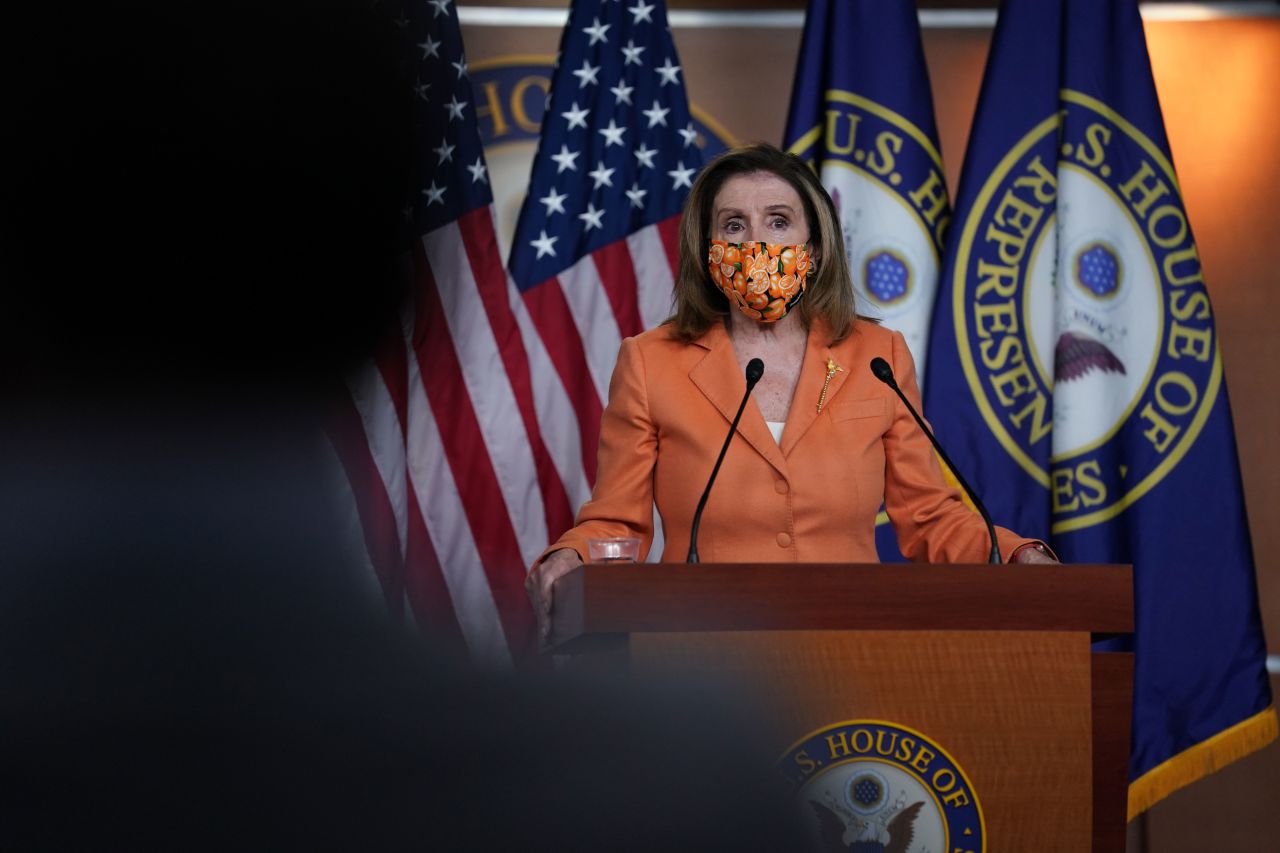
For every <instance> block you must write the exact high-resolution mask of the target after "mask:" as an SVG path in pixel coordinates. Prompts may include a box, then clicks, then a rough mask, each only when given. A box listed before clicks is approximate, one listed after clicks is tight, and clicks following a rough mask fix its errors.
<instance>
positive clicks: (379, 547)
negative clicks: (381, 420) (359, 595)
mask: <svg viewBox="0 0 1280 853" xmlns="http://www.w3.org/2000/svg"><path fill="white" fill-rule="evenodd" d="M344 390H345V389H344ZM329 438H330V440H331V441H332V442H333V446H334V449H335V450H336V451H337V454H338V459H339V460H340V461H341V463H342V467H343V470H344V471H346V474H347V480H348V482H350V483H351V491H352V493H353V494H354V495H355V499H356V501H355V502H356V512H357V514H358V515H359V516H360V527H361V529H362V530H363V531H364V543H365V547H366V548H367V549H368V551H369V559H370V561H371V562H372V563H373V570H374V572H375V573H376V574H377V576H378V582H379V583H380V584H381V586H382V593H383V596H384V597H385V598H386V602H387V609H388V610H389V611H391V614H392V616H394V617H395V618H399V617H400V616H401V615H402V614H403V613H404V583H405V578H404V574H405V573H404V561H403V559H402V558H401V555H400V533H399V531H398V530H397V529H396V514H395V510H394V509H393V508H392V504H391V496H390V495H388V494H387V487H386V483H384V482H383V480H382V474H381V473H380V472H379V471H378V466H377V463H376V462H375V461H374V459H373V451H372V450H371V449H370V447H369V439H368V436H367V435H366V433H365V430H364V423H363V422H362V421H361V420H360V413H359V411H358V410H357V409H356V406H355V402H354V401H352V399H351V396H350V394H346V393H344V394H341V395H335V400H334V405H333V407H332V411H331V415H330V420H329Z"/></svg>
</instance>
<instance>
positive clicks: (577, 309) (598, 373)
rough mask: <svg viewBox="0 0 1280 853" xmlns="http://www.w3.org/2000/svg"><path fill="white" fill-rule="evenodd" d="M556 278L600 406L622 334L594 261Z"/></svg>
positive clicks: (584, 261) (588, 257) (589, 259)
mask: <svg viewBox="0 0 1280 853" xmlns="http://www.w3.org/2000/svg"><path fill="white" fill-rule="evenodd" d="M558 278H559V282H560V289H561V290H563V291H564V296H565V299H566V300H567V301H568V303H569V313H570V314H572V315H573V322H574V324H575V325H576V326H577V327H578V336H579V337H580V338H582V346H583V348H584V349H585V350H586V353H587V369H588V370H590V371H591V380H592V382H594V383H595V386H596V393H597V394H598V395H599V396H600V402H601V404H603V403H604V402H605V401H606V400H608V399H609V378H610V377H611V376H612V375H613V365H614V362H616V361H617V360H618V348H619V347H621V346H622V332H621V330H620V329H619V328H618V318H617V317H616V316H615V315H614V313H613V303H611V302H610V301H609V294H607V293H606V292H605V289H604V285H603V284H601V282H600V274H599V272H598V271H597V269H596V262H595V258H594V257H593V256H591V255H586V256H585V257H583V258H582V259H581V260H579V261H578V262H577V263H576V264H574V265H573V266H571V267H569V269H567V270H565V271H564V272H562V273H560V275H559V277H558Z"/></svg>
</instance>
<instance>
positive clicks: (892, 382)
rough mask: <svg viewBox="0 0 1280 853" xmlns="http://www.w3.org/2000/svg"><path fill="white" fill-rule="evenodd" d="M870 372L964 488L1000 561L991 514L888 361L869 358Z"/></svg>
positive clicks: (991, 559)
mask: <svg viewBox="0 0 1280 853" xmlns="http://www.w3.org/2000/svg"><path fill="white" fill-rule="evenodd" d="M871 372H872V373H874V374H875V377H876V379H879V380H880V381H881V382H883V383H884V384H885V385H888V386H889V387H890V388H892V389H893V390H894V393H896V394H897V395H898V398H899V399H900V400H902V404H903V405H904V406H906V407H907V411H908V412H910V413H911V417H913V418H915V419H916V423H917V424H919V425H920V429H921V430H923V431H924V434H925V435H926V436H928V437H929V442H930V443H931V444H933V449H934V450H936V451H937V452H938V455H939V456H941V457H942V461H943V462H945V463H947V467H948V468H950V469H951V473H952V474H954V475H955V477H956V482H958V483H959V484H960V488H962V489H964V493H965V494H966V495H968V496H969V500H971V501H973V505H974V506H975V507H977V508H978V514H979V515H981V516H982V520H983V521H985V522H986V523H987V534H988V535H989V536H990V537H991V556H990V557H989V558H988V560H989V562H991V563H1000V562H1001V560H1000V545H999V543H997V542H996V526H995V525H994V524H992V523H991V516H990V515H989V514H988V513H987V508H986V507H985V506H983V504H982V500H981V499H980V498H979V497H978V493H977V492H975V491H974V490H973V489H972V488H970V487H969V484H968V483H966V482H965V479H964V475H963V474H961V473H960V469H959V468H957V467H956V466H955V463H954V462H952V461H951V457H949V456H947V451H945V450H943V449H942V445H941V444H939V443H938V439H936V438H934V437H933V433H932V432H931V431H930V430H929V427H928V426H927V425H926V424H925V422H924V419H923V418H921V417H920V414H919V413H918V412H917V411H916V410H915V407H913V406H912V405H911V401H909V400H908V399H907V396H906V395H905V394H903V393H902V389H901V388H899V387H898V381H897V380H896V379H894V378H893V368H892V367H890V366H889V362H887V361H885V360H884V359H883V358H880V357H879V356H876V357H875V358H873V359H871Z"/></svg>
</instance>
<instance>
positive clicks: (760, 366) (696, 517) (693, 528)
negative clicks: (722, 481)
mask: <svg viewBox="0 0 1280 853" xmlns="http://www.w3.org/2000/svg"><path fill="white" fill-rule="evenodd" d="M763 374H764V362H763V361H761V360H760V359H758V358H753V359H751V362H750V363H749V364H748V365H747V392H746V393H745V394H743V395H742V402H741V403H739V404H738V413H737V414H736V415H734V416H733V423H731V424H729V434H728V435H726V436H725V437H724V446H723V447H721V448H720V455H719V456H717V457H716V464H715V467H713V468H712V469H711V476H710V477H709V478H708V479H707V487H706V488H705V489H703V490H702V497H701V498H699V499H698V508H697V509H695V510H694V511H693V524H691V525H690V526H689V555H688V556H687V557H686V558H685V562H686V563H696V562H698V528H699V527H700V526H701V525H702V510H703V509H704V508H705V507H706V505H707V498H708V497H710V496H711V487H712V485H714V484H715V481H716V475H717V474H719V473H720V463H721V462H723V461H724V455H725V454H726V453H728V452H729V445H730V444H731V443H732V442H733V434H734V433H735V432H737V431H738V421H740V420H742V413H743V412H744V411H745V410H746V408H747V400H749V399H751V389H752V388H755V387H756V383H757V382H759V381H760V377H761V376H762V375H763Z"/></svg>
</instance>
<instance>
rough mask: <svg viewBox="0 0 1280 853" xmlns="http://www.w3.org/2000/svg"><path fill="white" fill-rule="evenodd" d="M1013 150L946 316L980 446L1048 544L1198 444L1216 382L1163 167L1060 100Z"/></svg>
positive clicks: (1147, 483)
mask: <svg viewBox="0 0 1280 853" xmlns="http://www.w3.org/2000/svg"><path fill="white" fill-rule="evenodd" d="M1060 100H1061V105H1062V109H1061V110H1060V112H1059V113H1057V114H1055V115H1052V116H1049V117H1047V118H1046V119H1045V120H1044V121H1042V122H1041V123H1040V124H1039V125H1037V126H1036V127H1035V128H1033V129H1032V130H1031V131H1030V132H1028V133H1027V134H1026V135H1025V136H1024V137H1023V138H1022V139H1021V140H1020V141H1019V142H1018V143H1017V144H1016V145H1014V146H1013V147H1012V148H1011V149H1010V150H1009V151H1008V153H1007V154H1006V155H1005V156H1004V158H1003V159H1002V160H1001V162H1000V164H999V165H998V167H997V168H996V169H995V170H994V171H993V172H992V174H991V177H990V178H989V179H988V180H987V183H986V184H985V185H984V186H983V187H982V190H981V192H980V193H979V194H978V196H977V198H976V200H975V202H974V205H973V209H972V213H971V215H970V217H969V219H968V220H967V221H966V224H965V228H964V233H963V234H960V235H957V236H958V238H959V243H958V247H957V248H958V252H957V259H956V260H957V263H956V265H955V280H954V285H955V286H954V288H953V291H952V293H953V297H954V303H953V310H954V317H955V323H956V328H955V331H956V339H957V342H958V344H959V350H960V357H961V360H962V363H963V365H964V369H965V374H966V377H967V379H968V382H969V386H970V389H971V391H972V393H973V395H974V399H975V400H976V401H977V404H978V407H979V409H980V410H981V412H982V415H983V417H984V419H985V420H986V422H987V425H988V428H989V429H990V430H991V432H992V434H993V435H994V436H995V437H996V438H997V439H998V440H999V441H1000V443H1001V444H1002V445H1003V446H1004V448H1005V450H1007V451H1008V453H1009V454H1010V456H1012V458H1013V459H1015V460H1017V462H1018V463H1019V464H1020V465H1021V466H1022V468H1023V469H1025V470H1026V471H1027V472H1028V473H1029V474H1030V475H1031V476H1032V477H1033V478H1034V479H1035V480H1036V481H1037V482H1039V483H1040V484H1041V485H1043V486H1045V487H1046V488H1047V489H1048V490H1049V492H1050V496H1051V507H1052V513H1053V527H1052V530H1053V532H1054V533H1064V532H1067V531H1071V530H1079V529H1082V528H1085V527H1089V526H1092V525H1095V524H1099V523H1101V522H1104V521H1107V520H1108V519H1111V518H1113V517H1115V516H1116V515H1117V514H1119V513H1120V512H1122V511H1123V510H1124V509H1125V508H1126V507H1128V506H1129V505H1131V504H1132V503H1133V502H1134V501H1136V500H1138V499H1139V498H1141V497H1142V496H1143V495H1144V494H1146V493H1147V492H1149V491H1150V490H1151V489H1153V488H1154V487H1155V486H1156V485H1158V484H1159V482H1160V480H1161V479H1163V478H1164V476H1165V475H1166V474H1168V472H1169V471H1170V470H1172V469H1173V467H1174V466H1175V465H1177V464H1178V462H1179V460H1181V459H1182V457H1183V456H1184V455H1185V454H1186V452H1187V450H1188V449H1189V448H1190V447H1191V445H1192V444H1193V443H1194V442H1195V439H1196V437H1197V435H1198V434H1199V433H1200V429H1201V427H1202V426H1203V425H1204V422H1205V420H1206V419H1207V418H1208V416H1209V411H1210V409H1211V408H1212V406H1213V402H1214V399H1215V398H1216V397H1217V394H1218V390H1219V387H1220V385H1221V378H1222V368H1221V363H1220V359H1219V354H1218V341H1217V337H1216V334H1215V332H1214V327H1213V320H1212V315H1211V313H1210V309H1209V298H1208V294H1207V292H1206V289H1205V283H1204V278H1203V275H1202V273H1201V268H1200V257H1199V255H1198V253H1197V251H1196V247H1195V243H1194V241H1193V240H1192V237H1191V230H1190V227H1189V226H1188V223H1187V217H1186V212H1185V210H1184V209H1183V205H1182V198H1181V193H1180V191H1179V189H1178V183H1177V179H1176V178H1175V176H1174V173H1173V167H1172V164H1171V163H1170V162H1169V160H1168V158H1167V157H1166V156H1165V155H1164V153H1163V152H1162V151H1161V150H1160V148H1159V146H1157V145H1156V144H1154V143H1153V142H1152V141H1151V139H1150V138H1148V137H1147V136H1146V135H1144V134H1143V133H1142V132H1141V131H1140V130H1139V129H1138V128H1136V127H1135V126H1134V125H1133V124H1131V123H1130V122H1128V121H1126V120H1125V119H1124V117H1123V116H1121V115H1119V114H1117V113H1116V112H1115V111H1114V110H1112V109H1111V108H1109V107H1108V106H1107V105H1106V104H1103V103H1102V102H1100V101H1098V100H1096V99H1094V98H1092V97H1089V96H1087V95H1084V94H1081V93H1079V92H1074V91H1070V90H1064V91H1063V92H1062V93H1061V98H1060Z"/></svg>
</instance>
